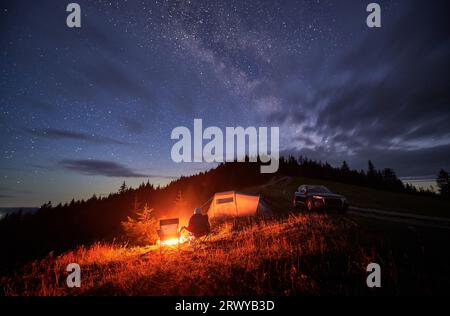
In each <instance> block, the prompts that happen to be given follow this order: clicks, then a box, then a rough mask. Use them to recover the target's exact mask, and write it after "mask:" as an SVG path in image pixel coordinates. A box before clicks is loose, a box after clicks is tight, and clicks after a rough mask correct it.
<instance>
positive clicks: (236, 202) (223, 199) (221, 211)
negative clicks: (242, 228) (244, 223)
mask: <svg viewBox="0 0 450 316" xmlns="http://www.w3.org/2000/svg"><path fill="white" fill-rule="evenodd" d="M271 214H272V210H271V209H270V207H269V206H268V205H267V204H266V203H265V201H264V199H263V198H261V196H259V195H247V194H241V193H237V192H235V191H228V192H220V193H216V194H214V197H213V198H212V200H211V204H210V206H209V209H208V216H209V218H223V217H240V216H265V215H266V216H267V215H271Z"/></svg>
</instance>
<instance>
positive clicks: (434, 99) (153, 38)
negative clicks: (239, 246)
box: [0, 0, 450, 207]
mask: <svg viewBox="0 0 450 316" xmlns="http://www.w3.org/2000/svg"><path fill="white" fill-rule="evenodd" d="M68 3H69V1H44V0H36V1H22V0H14V1H2V3H1V5H0V10H1V11H0V14H1V19H0V32H1V37H0V41H1V51H0V52H1V56H0V69H1V73H0V91H1V93H0V123H1V124H0V143H1V156H0V176H1V178H0V207H3V206H36V205H40V204H42V203H43V202H44V201H47V200H52V201H53V202H59V201H68V200H70V199H71V198H72V197H75V198H81V197H83V198H85V197H88V196H90V195H92V193H96V194H100V195H101V194H107V193H109V192H111V191H116V190H117V188H118V186H119V185H120V183H121V182H122V181H123V180H126V181H127V183H129V184H132V185H136V184H137V183H139V182H142V181H146V180H147V179H150V181H151V182H154V183H156V184H159V183H160V184H165V183H167V182H168V181H170V180H172V179H173V178H174V177H177V176H179V175H181V174H192V173H196V172H198V171H199V170H202V169H205V168H208V167H210V166H209V165H208V164H189V163H187V164H176V163H174V162H172V160H171V158H170V150H171V147H172V145H173V144H174V141H172V140H171V139H170V133H171V131H172V129H173V128H175V127H177V126H187V127H189V128H192V126H193V119H194V118H202V119H203V124H204V126H219V127H221V128H224V127H226V126H244V127H246V126H279V127H280V146H281V150H282V151H283V152H285V153H291V154H295V155H298V154H304V155H307V156H309V157H311V158H314V159H321V160H323V161H325V160H326V161H328V162H330V163H332V164H337V165H339V164H340V163H341V162H342V160H344V159H345V160H347V161H348V163H349V164H350V166H351V167H353V168H358V169H359V168H364V169H365V168H366V165H367V160H368V159H372V160H373V161H374V163H375V165H376V166H377V167H379V168H381V167H392V168H394V169H395V170H396V172H397V174H398V175H400V176H405V177H429V176H430V175H431V176H433V175H434V174H436V173H437V172H438V170H439V168H450V124H449V120H450V107H449V103H450V86H449V80H448V71H449V69H450V59H449V53H450V36H449V33H448V29H450V28H449V22H448V18H447V15H448V12H449V10H448V9H449V8H448V4H446V3H447V1H407V0H401V1H394V0H393V1H378V3H379V4H380V5H381V10H382V27H381V28H377V29H370V28H368V27H367V26H366V17H367V14H368V13H367V12H366V6H367V4H368V3H369V1H356V0H355V1H342V0H339V1H323V0H316V1H276V0H272V1H256V0H247V1H242V0H239V1H223V0H222V1H211V0H208V1H194V0H191V1H131V0H128V1H92V0H90V1H78V3H79V4H80V6H81V12H82V21H81V23H82V27H81V28H79V29H70V28H68V27H67V26H66V23H65V21H66V17H67V14H68V13H66V11H65V7H66V5H67V4H68Z"/></svg>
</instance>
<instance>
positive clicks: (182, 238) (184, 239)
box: [159, 234, 190, 246]
mask: <svg viewBox="0 0 450 316" xmlns="http://www.w3.org/2000/svg"><path fill="white" fill-rule="evenodd" d="M189 240H190V236H189V235H186V234H181V235H180V237H179V238H170V239H166V240H159V243H160V244H161V246H176V245H178V244H184V243H185V242H187V241H189Z"/></svg>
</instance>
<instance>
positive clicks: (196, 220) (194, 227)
mask: <svg viewBox="0 0 450 316" xmlns="http://www.w3.org/2000/svg"><path fill="white" fill-rule="evenodd" d="M183 229H185V230H187V231H188V232H189V233H191V235H193V236H194V237H196V238H198V237H202V236H205V235H207V234H209V232H210V229H211V227H210V225H209V220H208V215H202V210H201V209H200V208H196V209H195V210H194V215H192V216H191V218H190V219H189V224H188V226H187V227H186V226H183V227H182V228H181V231H182V230H183Z"/></svg>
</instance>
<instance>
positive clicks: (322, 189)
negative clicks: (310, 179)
mask: <svg viewBox="0 0 450 316" xmlns="http://www.w3.org/2000/svg"><path fill="white" fill-rule="evenodd" d="M308 192H309V193H331V191H330V190H328V189H327V188H326V187H323V186H318V187H310V188H308Z"/></svg>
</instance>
